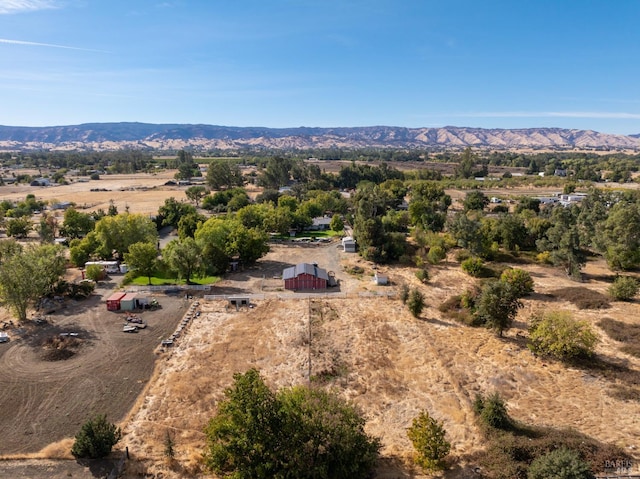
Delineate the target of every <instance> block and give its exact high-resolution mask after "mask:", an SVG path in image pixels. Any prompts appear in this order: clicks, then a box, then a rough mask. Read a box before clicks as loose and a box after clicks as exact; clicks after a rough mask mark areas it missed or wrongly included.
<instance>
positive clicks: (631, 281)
mask: <svg viewBox="0 0 640 479" xmlns="http://www.w3.org/2000/svg"><path fill="white" fill-rule="evenodd" d="M638 288H640V284H638V281H637V280H636V279H635V278H632V277H630V276H618V277H617V278H616V279H615V280H614V281H613V284H612V285H611V286H609V296H611V297H612V298H613V299H615V300H617V301H630V300H632V299H633V297H634V296H635V295H636V294H638Z"/></svg>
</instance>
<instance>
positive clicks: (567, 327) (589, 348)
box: [528, 311, 598, 360]
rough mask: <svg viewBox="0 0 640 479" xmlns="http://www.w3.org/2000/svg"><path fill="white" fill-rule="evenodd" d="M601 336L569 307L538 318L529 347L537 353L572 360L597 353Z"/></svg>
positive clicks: (530, 334)
mask: <svg viewBox="0 0 640 479" xmlns="http://www.w3.org/2000/svg"><path fill="white" fill-rule="evenodd" d="M597 343H598V336H597V335H596V334H595V333H594V332H593V330H592V329H591V326H590V325H589V323H588V322H586V321H576V320H574V319H573V318H572V317H571V313H569V312H567V311H550V312H547V313H545V314H543V315H542V316H541V317H538V318H534V319H533V320H532V321H531V325H530V327H529V344H528V346H529V349H531V351H533V352H534V353H535V354H541V355H546V356H552V357H554V358H557V359H561V360H570V359H574V358H577V357H580V356H591V355H593V351H594V348H595V346H596V344H597Z"/></svg>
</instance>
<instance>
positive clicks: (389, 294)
mask: <svg viewBox="0 0 640 479" xmlns="http://www.w3.org/2000/svg"><path fill="white" fill-rule="evenodd" d="M237 297H247V298H249V299H250V300H254V299H255V300H262V299H267V298H276V299H279V300H282V301H284V300H291V299H294V300H303V299H315V298H322V299H332V298H334V299H348V298H354V299H355V298H388V299H389V298H395V297H396V292H395V291H386V292H371V291H361V292H357V293H258V294H253V293H246V294H243V293H236V294H206V295H204V298H203V299H205V300H207V301H215V300H228V299H230V298H237Z"/></svg>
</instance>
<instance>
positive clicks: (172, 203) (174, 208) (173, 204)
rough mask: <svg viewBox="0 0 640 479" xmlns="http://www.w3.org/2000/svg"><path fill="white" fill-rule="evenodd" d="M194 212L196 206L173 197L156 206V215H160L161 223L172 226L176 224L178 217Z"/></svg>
mask: <svg viewBox="0 0 640 479" xmlns="http://www.w3.org/2000/svg"><path fill="white" fill-rule="evenodd" d="M196 213H197V211H196V208H195V207H194V206H193V205H190V204H189V203H183V202H182V201H178V200H176V199H175V198H174V197H171V198H167V199H166V200H164V204H163V205H162V206H161V207H160V208H158V215H159V216H161V217H162V225H163V226H173V227H174V228H176V227H177V226H178V222H179V221H180V218H182V217H183V216H187V215H190V214H196Z"/></svg>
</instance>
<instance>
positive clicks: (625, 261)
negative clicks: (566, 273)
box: [597, 201, 640, 271]
mask: <svg viewBox="0 0 640 479" xmlns="http://www.w3.org/2000/svg"><path fill="white" fill-rule="evenodd" d="M599 230H600V233H599V238H598V239H597V242H598V244H600V245H601V246H602V249H603V250H604V256H605V258H606V260H607V263H608V265H609V267H610V268H611V269H612V270H614V271H620V270H629V269H633V268H637V267H638V266H640V203H631V204H630V203H627V202H622V201H621V202H619V203H616V204H615V205H613V206H612V207H611V209H610V211H609V213H608V215H607V218H606V220H604V221H603V222H601V223H600V228H599Z"/></svg>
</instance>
